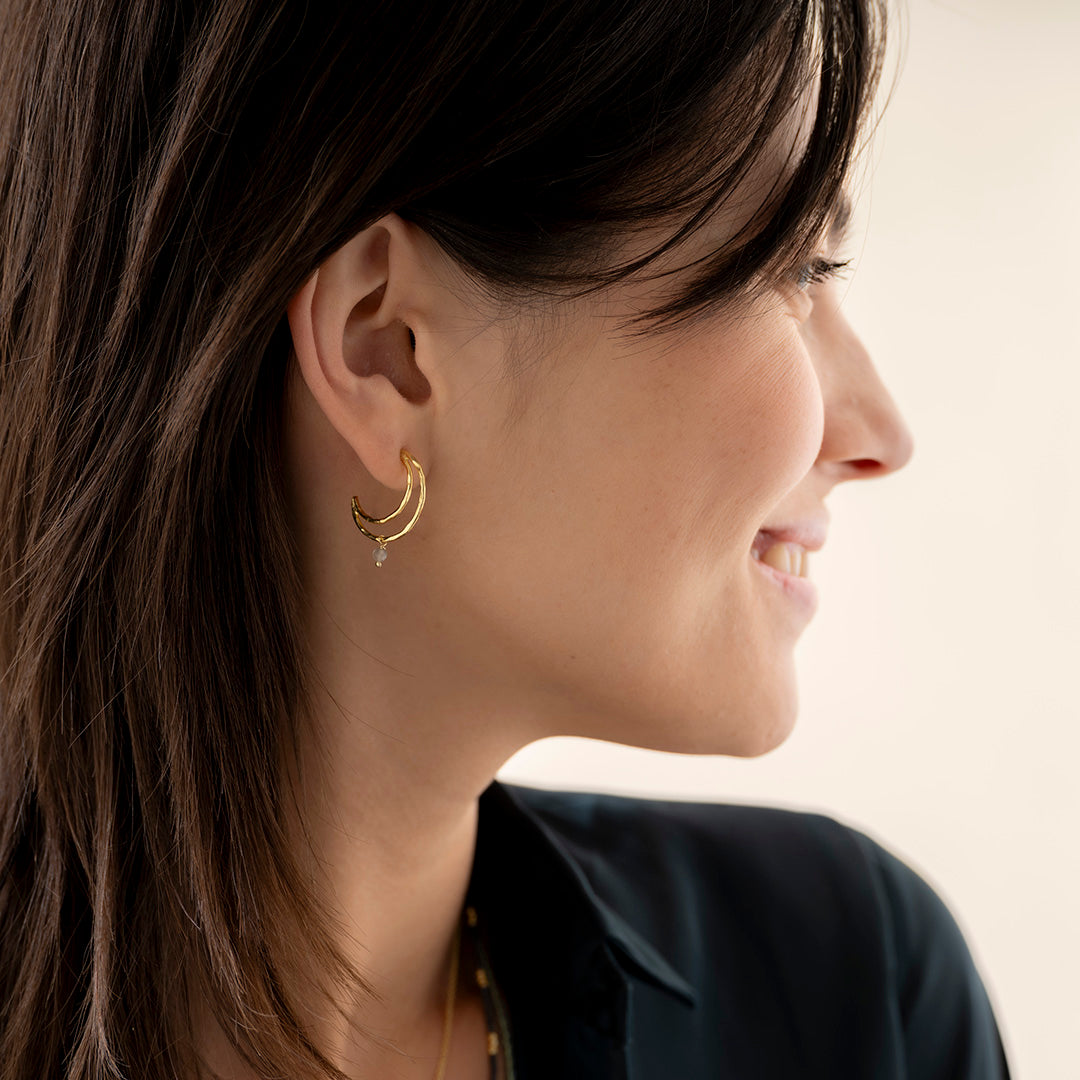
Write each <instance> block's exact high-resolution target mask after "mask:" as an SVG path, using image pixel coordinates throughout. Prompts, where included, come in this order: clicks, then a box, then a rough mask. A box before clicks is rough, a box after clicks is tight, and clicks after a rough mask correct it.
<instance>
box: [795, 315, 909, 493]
mask: <svg viewBox="0 0 1080 1080" xmlns="http://www.w3.org/2000/svg"><path fill="white" fill-rule="evenodd" d="M828 322H829V324H830V325H828V326H827V327H821V328H820V329H821V330H822V331H825V332H822V333H819V334H817V335H815V336H816V337H818V342H817V344H818V346H819V348H818V349H813V348H812V349H811V351H812V352H818V353H819V360H818V362H817V369H818V380H819V382H820V384H821V392H822V397H823V400H824V406H825V425H824V432H823V436H822V442H821V450H820V452H819V454H818V461H817V464H818V467H819V468H820V469H822V470H824V471H825V472H826V473H828V474H830V476H831V479H832V480H833V482H834V483H839V482H840V481H841V480H854V479H859V478H865V479H871V478H873V477H878V476H887V475H888V474H889V473H892V472H896V470H897V469H902V468H903V467H904V466H905V465H906V464H907V463H908V462H909V461H910V460H911V456H912V454H913V453H914V450H915V440H914V438H913V437H912V434H911V431H910V429H909V428H908V426H907V424H906V423H905V422H904V418H903V416H902V415H901V414H900V410H899V409H898V408H897V406H896V402H895V401H893V398H892V395H891V394H890V393H889V391H888V390H887V389H886V387H885V384H884V383H883V382H882V381H881V377H880V376H879V375H878V372H877V369H876V368H875V367H874V362H873V360H872V358H871V356H870V353H869V352H868V351H867V349H866V346H865V345H864V344H863V343H862V340H861V339H860V338H859V336H858V335H857V334H856V333H855V331H854V330H853V329H852V327H851V325H850V324H849V323H848V321H847V319H846V318H845V317H844V316H843V315H842V314H841V313H840V312H839V311H836V312H834V313H832V317H831V318H830V319H829V320H828Z"/></svg>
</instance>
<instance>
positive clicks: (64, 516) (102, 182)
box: [0, 0, 884, 1080]
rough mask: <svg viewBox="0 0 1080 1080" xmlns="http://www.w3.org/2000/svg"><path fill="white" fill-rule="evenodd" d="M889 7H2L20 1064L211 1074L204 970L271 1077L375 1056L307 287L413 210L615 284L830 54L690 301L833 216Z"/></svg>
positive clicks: (6, 1033)
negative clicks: (303, 618)
mask: <svg viewBox="0 0 1080 1080" xmlns="http://www.w3.org/2000/svg"><path fill="white" fill-rule="evenodd" d="M883 33H884V17H883V13H882V11H881V10H880V9H879V3H878V0H631V2H625V0H624V2H620V3H614V2H613V0H573V2H570V0H566V2H557V3H551V4H544V5H539V6H538V5H536V4H533V3H529V2H527V0H452V2H447V3H442V4H432V3H429V2H427V0H399V2H398V3H394V4H384V3H370V4H346V3H341V4H336V3H328V4H326V5H322V6H320V7H319V9H318V12H317V14H316V12H315V9H314V8H312V7H311V6H310V5H307V4H303V3H297V2H294V0H215V2H214V3H208V2H204V0H187V2H184V3H174V2H169V3H166V2H162V0H126V2H125V3H119V2H116V0H111V2H110V0H97V2H95V3H90V2H88V0H64V2H63V3H60V2H53V3H48V2H44V0H12V2H10V3H6V4H4V5H2V6H0V928H2V929H0V1077H2V1078H3V1080H60V1078H64V1080H90V1078H95V1080H104V1078H108V1080H119V1078H121V1077H125V1078H126V1077H146V1076H154V1077H162V1078H167V1080H180V1078H185V1080H187V1078H192V1077H194V1076H196V1075H197V1074H198V1068H197V1065H198V1063H197V1061H196V1060H195V1056H194V1045H193V1039H192V1023H191V1010H190V1003H191V1000H192V996H193V995H196V994H197V995H199V997H200V999H201V1000H204V1001H206V1002H208V1003H209V1007H210V1009H211V1010H212V1012H213V1015H214V1017H215V1019H216V1022H217V1023H218V1024H219V1025H220V1028H221V1030H222V1031H223V1032H224V1033H225V1035H226V1037H227V1038H228V1040H229V1041H230V1043H231V1044H232V1045H233V1047H234V1048H235V1049H236V1050H237V1051H238V1052H239V1053H240V1054H241V1055H242V1056H243V1058H244V1059H245V1060H246V1061H247V1062H248V1063H249V1065H250V1067H251V1069H252V1072H253V1075H258V1076H267V1077H269V1076H289V1077H292V1078H311V1080H315V1078H327V1077H335V1076H337V1077H340V1076H342V1074H341V1073H339V1072H338V1071H337V1070H336V1069H335V1068H334V1067H333V1066H332V1064H331V1063H330V1062H329V1061H328V1060H327V1059H326V1058H325V1057H324V1055H323V1054H322V1053H321V1052H320V1050H319V1048H318V1047H317V1046H315V1045H314V1044H313V1041H312V1039H311V1038H310V1036H309V1034H308V1031H307V1029H306V1027H305V1023H304V1020H303V1014H302V1011H301V1010H300V1009H299V1008H298V1005H297V1002H298V988H299V987H300V986H301V985H303V984H304V980H305V979H307V978H308V976H309V975H310V973H311V971H312V970H317V971H318V972H319V973H321V977H323V978H325V979H326V981H327V984H328V985H330V984H334V985H337V986H341V985H346V984H351V985H353V986H355V987H357V988H359V989H361V990H362V989H365V986H364V983H363V980H362V979H360V977H359V975H358V973H357V972H355V971H354V970H351V969H350V968H349V966H348V965H347V964H346V962H345V961H344V959H343V958H342V957H341V956H340V955H339V954H338V953H337V952H336V951H335V949H334V947H333V945H332V944H331V942H332V938H331V935H330V926H329V922H328V920H329V916H328V914H327V913H325V912H323V911H321V910H318V909H317V907H316V905H315V904H314V902H313V900H312V897H311V895H310V894H309V889H308V886H307V884H306V882H305V879H304V877H303V875H302V874H301V873H300V871H299V869H298V866H297V865H296V864H295V862H294V854H295V852H294V848H293V846H291V843H290V837H289V835H288V828H287V826H286V824H285V822H286V820H287V814H286V810H287V808H288V802H289V798H290V793H289V786H288V782H287V780H286V776H287V774H288V772H289V770H288V769H287V768H286V767H285V765H286V763H288V761H289V760H290V754H291V752H292V747H293V738H294V734H295V730H296V727H295V725H296V724H297V722H298V720H297V718H298V716H299V715H300V714H301V713H302V703H303V701H304V695H305V688H306V686H307V674H306V669H305V663H304V647H303V642H302V641H301V640H299V639H298V633H297V630H296V627H297V626H298V624H299V620H298V618H297V611H298V607H299V605H300V603H301V598H302V595H301V594H302V585H301V582H300V580H299V575H298V572H297V569H296V567H297V560H296V556H295V550H294V546H293V538H292V534H291V532H290V530H289V527H288V523H287V514H286V508H285V505H284V496H283V491H282V485H281V448H280V429H281V419H282V410H281V406H282V396H283V388H284V380H285V375H286V371H287V366H288V364H289V362H290V339H289V335H288V326H287V322H286V320H285V309H286V305H287V302H288V300H289V298H290V297H291V296H292V295H293V294H294V292H295V291H296V290H297V289H298V288H299V287H300V286H301V285H302V284H303V282H304V281H305V280H307V278H308V277H309V276H310V274H311V273H312V272H313V271H314V269H315V268H316V267H317V266H318V265H319V263H320V261H321V260H322V259H323V258H325V257H326V256H327V255H328V254H330V253H331V252H333V251H334V250H336V249H337V248H338V247H340V246H341V245H342V244H343V243H344V242H345V241H346V240H348V239H349V237H350V236H352V235H354V234H355V233H356V232H357V231H359V230H360V229H362V228H364V227H365V226H366V225H367V224H369V223H370V222H372V221H374V220H376V219H377V218H378V217H379V216H381V215H382V214H385V213H387V212H390V211H395V212H397V213H399V214H401V215H402V216H403V217H405V218H407V219H409V220H411V221H413V222H415V223H416V224H417V225H419V226H420V227H422V228H423V229H425V230H426V231H427V232H428V233H429V234H430V235H431V236H432V237H433V238H434V239H435V240H436V241H437V242H438V243H439V244H440V245H441V246H442V247H443V248H444V249H445V250H446V251H447V252H448V253H449V254H450V255H451V256H452V257H453V258H454V259H456V260H457V261H458V262H459V263H460V264H461V266H462V267H463V268H464V269H465V270H466V271H467V272H468V273H469V274H471V275H472V276H473V277H474V278H475V279H476V280H477V281H478V282H481V283H482V284H483V285H484V286H485V287H486V288H488V289H489V290H490V291H491V293H492V294H493V295H495V296H497V297H498V298H500V299H502V300H505V301H507V302H527V300H528V299H529V298H530V297H533V298H535V297H537V296H539V297H545V296H546V297H551V296H552V295H572V294H578V293H581V292H583V291H587V290H589V289H591V288H598V287H601V286H603V285H605V284H610V283H612V282H613V281H616V280H619V279H621V278H623V277H626V276H627V275H628V274H630V273H632V272H636V271H639V270H641V269H642V268H645V267H647V266H648V264H649V262H650V261H651V258H652V257H654V256H657V255H659V254H661V252H662V250H663V248H662V247H661V248H658V249H657V250H656V251H655V252H654V253H653V256H650V257H649V258H648V259H646V260H644V261H639V263H638V264H636V265H633V264H628V265H610V264H608V263H606V262H605V263H604V264H603V265H601V262H602V261H603V260H601V259H600V258H599V257H598V253H603V252H608V251H614V250H615V241H616V240H617V239H618V238H620V237H621V236H623V235H625V234H627V233H628V231H629V230H631V229H633V228H635V227H638V226H640V225H642V224H643V223H647V222H650V221H665V222H671V223H673V230H672V231H673V237H672V239H673V240H674V239H675V238H676V235H675V234H676V229H677V236H679V237H681V236H685V235H688V234H689V233H690V232H692V231H693V230H694V229H696V228H697V227H698V226H699V225H701V224H702V223H703V222H704V221H705V220H706V219H707V217H708V215H709V214H710V213H711V212H713V211H715V210H716V209H717V208H718V207H720V206H722V205H723V203H724V200H725V198H727V197H728V196H729V195H730V194H731V192H732V191H733V190H734V187H735V186H736V184H737V183H738V181H739V178H740V177H741V176H742V175H744V174H745V171H746V169H747V168H748V167H749V165H750V164H752V162H753V161H754V160H755V159H756V157H757V156H758V155H759V154H760V153H762V151H763V147H764V144H765V142H766V140H767V139H768V137H769V136H770V134H771V133H773V132H774V131H776V130H777V129H778V128H779V125H780V123H781V121H782V119H783V117H784V116H785V115H786V114H787V112H788V111H789V109H790V107H791V105H792V102H793V101H794V100H795V99H796V97H797V96H798V94H799V93H800V92H802V91H803V90H804V89H805V87H806V86H808V85H810V84H811V83H812V82H813V81H814V80H815V79H816V80H817V86H818V92H817V112H816V117H815V119H814V124H813V131H812V133H811V135H810V138H809V143H808V145H807V147H806V150H805V152H804V153H803V154H802V157H801V159H800V160H799V163H798V168H797V169H796V170H795V172H794V174H793V178H792V180H791V182H790V183H789V184H788V185H787V187H786V188H785V190H784V191H783V192H782V193H781V197H780V198H778V199H777V200H776V202H775V204H774V205H773V206H772V208H771V212H770V216H769V218H768V220H767V221H766V222H765V224H764V225H763V226H762V227H761V228H760V229H759V230H758V231H757V232H756V233H755V234H754V235H753V236H752V237H740V238H736V241H734V242H733V243H732V244H730V245H726V246H725V247H724V248H723V249H721V250H720V251H718V252H717V254H716V257H715V259H714V260H713V261H711V262H710V263H709V264H708V265H707V266H706V267H705V268H704V270H703V272H702V273H701V275H700V276H699V278H698V279H696V281H695V283H694V285H693V287H692V288H690V289H689V290H688V291H687V293H686V294H685V295H682V296H678V297H674V298H672V300H671V301H670V303H668V304H666V305H665V307H664V308H663V309H660V310H658V311H655V312H650V313H648V317H649V321H650V323H652V322H655V323H657V324H660V325H664V324H668V323H674V322H677V321H679V320H681V319H686V318H690V317H692V316H693V315H694V313H695V312H697V311H700V310H701V309H703V307H704V306H706V305H708V304H711V303H714V302H715V300H716V297H717V296H721V297H724V296H735V295H737V294H739V293H741V292H744V291H746V290H748V289H752V288H754V287H755V282H758V281H760V280H762V279H763V277H765V276H767V275H768V274H769V273H771V272H774V271H775V270H777V269H778V268H780V267H786V266H788V265H794V264H795V263H796V262H797V261H798V259H799V258H800V257H801V255H802V254H803V253H804V252H805V251H806V250H807V249H808V246H809V245H811V244H812V243H813V242H814V239H815V237H816V236H817V234H818V233H819V232H820V230H821V227H822V223H823V222H824V221H825V220H826V219H827V216H828V214H829V213H830V211H831V209H832V207H833V206H834V204H835V202H836V200H837V198H838V195H839V192H840V189H841V185H842V184H843V182H844V179H845V176H846V175H847V173H848V171H849V167H850V165H851V162H852V159H853V157H854V154H855V153H856V150H857V149H858V142H859V138H860V132H861V131H862V130H863V128H864V120H865V117H866V114H867V112H868V107H869V105H870V102H871V99H872V97H873V92H874V87H875V84H876V81H877V79H878V74H879V68H880V59H881V49H882V40H883ZM417 86H422V87H424V88H425V92H424V94H423V95H422V96H418V95H417V94H416V93H415V92H414V91H415V88H416V87H417ZM508 193H512V197H510V195H509V194H508Z"/></svg>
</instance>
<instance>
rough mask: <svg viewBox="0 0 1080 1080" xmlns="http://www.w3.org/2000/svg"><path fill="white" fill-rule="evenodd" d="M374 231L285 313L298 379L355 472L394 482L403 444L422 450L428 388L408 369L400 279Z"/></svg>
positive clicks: (387, 245) (410, 355)
mask: <svg viewBox="0 0 1080 1080" xmlns="http://www.w3.org/2000/svg"><path fill="white" fill-rule="evenodd" d="M392 246H393V240H392V237H391V234H390V231H389V230H388V229H386V228H384V227H382V226H381V225H379V224H376V225H373V226H371V227H370V228H368V229H365V230H364V231H363V232H361V233H358V234H357V235H356V236H354V237H353V238H352V239H351V240H350V241H349V242H348V243H346V244H345V245H343V247H341V248H339V249H338V250H337V251H335V252H334V253H333V254H331V255H330V256H329V257H328V258H327V259H326V260H325V261H324V262H323V263H322V264H321V265H320V266H319V268H318V270H316V272H315V273H314V274H312V276H311V277H310V278H309V279H308V281H307V282H305V284H304V285H303V287H302V288H301V289H300V290H299V291H298V292H297V293H296V294H295V295H294V296H293V298H292V299H291V300H290V301H289V304H288V306H287V314H288V320H289V327H290V330H291V332H292V338H293V348H294V352H295V354H296V362H297V367H298V369H299V374H300V376H301V378H302V379H303V380H304V382H305V383H306V384H307V387H308V389H309V391H310V392H311V395H312V397H313V398H314V400H315V401H316V402H317V404H318V405H319V407H320V408H321V410H322V412H323V413H324V414H325V416H326V418H327V419H328V420H329V421H330V423H331V424H332V425H333V427H334V428H335V429H336V430H337V432H338V434H339V435H340V436H341V437H342V438H343V439H344V440H345V441H346V442H347V443H348V444H349V446H350V447H351V448H352V450H353V451H354V453H355V454H356V455H357V457H358V458H359V459H360V461H361V462H362V463H363V465H364V467H365V468H367V470H368V471H369V472H370V473H371V475H372V476H373V477H374V478H375V479H376V480H377V481H378V482H379V483H381V484H383V485H385V486H387V487H391V488H398V487H400V484H401V472H402V466H401V459H400V453H401V449H402V447H403V446H411V447H413V448H414V449H416V450H417V451H418V452H423V446H424V443H425V442H426V440H425V439H424V437H423V434H422V433H421V432H420V431H419V430H418V424H419V423H421V421H422V418H421V415H420V414H419V413H418V411H417V409H416V406H417V405H421V404H423V403H424V402H425V401H426V400H427V399H428V398H429V397H430V395H431V387H430V385H429V384H428V381H427V379H426V377H425V376H424V374H423V372H421V371H420V369H419V367H418V366H417V363H416V355H415V347H414V338H413V336H412V331H411V330H410V328H409V327H408V326H406V324H405V323H404V322H403V321H402V320H401V318H400V317H399V311H401V309H402V306H403V305H402V299H403V298H404V297H405V296H407V295H408V292H409V286H410V281H409V280H401V281H398V280H392V278H393V271H394V270H395V269H397V270H399V272H400V273H399V276H400V277H403V278H407V271H408V268H409V263H408V261H407V260H404V259H400V258H399V259H398V260H397V262H395V261H394V258H393V255H392V252H391V248H392Z"/></svg>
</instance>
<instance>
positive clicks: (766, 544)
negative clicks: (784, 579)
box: [750, 532, 810, 578]
mask: <svg viewBox="0 0 1080 1080" xmlns="http://www.w3.org/2000/svg"><path fill="white" fill-rule="evenodd" d="M750 554H751V555H753V557H754V559H755V560H756V561H757V562H760V563H764V564H765V565H766V566H771V567H772V568H773V569H774V570H779V571H780V573H782V574H789V575H791V576H792V577H799V578H807V577H809V576H810V553H809V552H808V551H807V550H806V548H804V547H803V546H802V544H796V543H795V542H794V541H793V540H779V539H777V538H776V537H775V536H771V535H770V534H769V533H766V532H759V533H758V534H757V536H756V537H754V546H753V547H752V548H751V549H750Z"/></svg>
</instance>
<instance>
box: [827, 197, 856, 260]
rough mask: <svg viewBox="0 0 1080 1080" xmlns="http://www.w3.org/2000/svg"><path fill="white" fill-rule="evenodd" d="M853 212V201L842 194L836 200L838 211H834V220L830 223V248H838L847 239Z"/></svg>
mask: <svg viewBox="0 0 1080 1080" xmlns="http://www.w3.org/2000/svg"><path fill="white" fill-rule="evenodd" d="M852 210H853V208H852V205H851V199H850V198H849V197H848V196H847V195H846V194H843V193H841V195H840V196H839V198H838V199H837V200H836V209H835V210H834V211H833V215H832V220H831V221H830V222H829V233H828V241H829V247H832V248H837V247H839V246H840V245H841V244H842V243H843V242H844V240H845V239H847V230H848V226H849V225H850V224H851V215H852Z"/></svg>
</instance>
